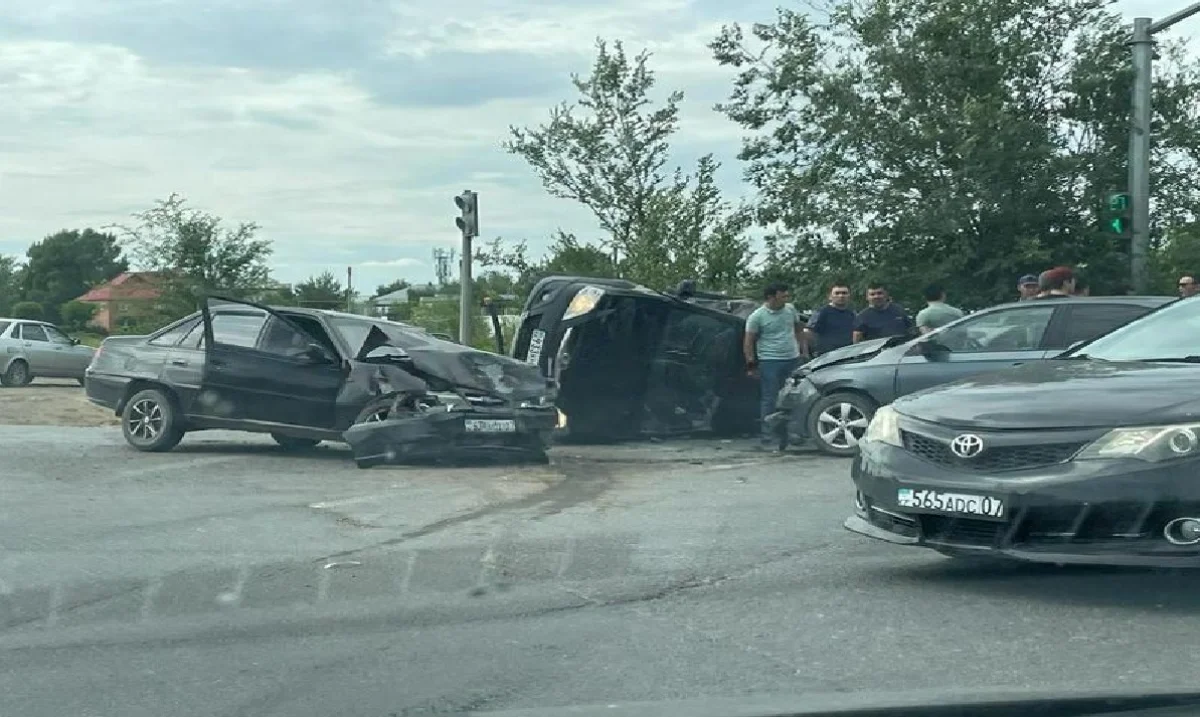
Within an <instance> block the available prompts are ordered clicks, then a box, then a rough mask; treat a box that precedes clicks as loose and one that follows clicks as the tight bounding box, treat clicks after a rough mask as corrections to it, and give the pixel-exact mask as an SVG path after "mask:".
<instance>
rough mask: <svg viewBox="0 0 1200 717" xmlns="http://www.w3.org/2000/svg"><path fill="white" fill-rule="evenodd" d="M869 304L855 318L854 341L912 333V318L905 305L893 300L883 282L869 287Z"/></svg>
mask: <svg viewBox="0 0 1200 717" xmlns="http://www.w3.org/2000/svg"><path fill="white" fill-rule="evenodd" d="M867 304H868V306H867V308H865V309H863V310H862V311H860V312H858V317H857V318H856V319H855V322H854V343H858V342H860V341H870V340H871V339H882V338H886V337H888V336H907V335H908V334H910V333H912V330H913V321H912V318H911V317H909V315H908V314H907V313H905V311H904V307H902V306H900V305H899V304H897V303H895V302H893V301H892V299H891V297H890V296H888V292H887V289H886V288H884V286H883V285H882V284H871V285H870V286H868V287H867Z"/></svg>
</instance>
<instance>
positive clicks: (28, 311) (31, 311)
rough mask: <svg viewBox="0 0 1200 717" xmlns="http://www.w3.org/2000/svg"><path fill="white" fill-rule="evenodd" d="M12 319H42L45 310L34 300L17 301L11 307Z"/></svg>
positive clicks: (44, 315)
mask: <svg viewBox="0 0 1200 717" xmlns="http://www.w3.org/2000/svg"><path fill="white" fill-rule="evenodd" d="M12 313H13V318H14V319H30V320H32V321H44V320H45V318H46V312H45V310H44V309H43V308H42V305H41V304H39V303H37V302H36V301H18V302H17V303H16V304H15V305H14V306H13V309H12Z"/></svg>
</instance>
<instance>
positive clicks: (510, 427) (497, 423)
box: [465, 418, 517, 433]
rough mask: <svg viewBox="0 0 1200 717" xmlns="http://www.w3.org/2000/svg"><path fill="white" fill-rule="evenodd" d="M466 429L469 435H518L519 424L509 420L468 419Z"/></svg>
mask: <svg viewBox="0 0 1200 717" xmlns="http://www.w3.org/2000/svg"><path fill="white" fill-rule="evenodd" d="M465 428H466V429H467V431H468V432H469V433H516V432H517V422H516V421H514V420H511V419H508V418H497V419H487V418H468V419H467V420H466V424H465Z"/></svg>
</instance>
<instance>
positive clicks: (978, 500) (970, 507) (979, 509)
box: [896, 488, 1004, 518]
mask: <svg viewBox="0 0 1200 717" xmlns="http://www.w3.org/2000/svg"><path fill="white" fill-rule="evenodd" d="M896 505H898V506H900V507H901V508H916V509H917V510H933V511H937V512H939V513H955V514H959V515H977V516H980V517H983V518H1003V517H1004V501H1003V500H1001V499H1000V498H994V497H992V496H990V495H968V494H966V493H941V492H939V491H936V490H915V489H913V488H901V489H899V490H898V491H896Z"/></svg>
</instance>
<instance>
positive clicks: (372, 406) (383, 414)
mask: <svg viewBox="0 0 1200 717" xmlns="http://www.w3.org/2000/svg"><path fill="white" fill-rule="evenodd" d="M394 408H399V409H400V410H401V411H404V412H405V413H412V412H413V410H412V408H411V407H410V406H405V405H403V404H401V405H397V404H396V397H395V396H384V397H383V398H375V399H372V400H371V401H370V402H369V403H368V404H367V405H365V406H363V409H362V410H361V411H359V412H358V415H357V416H355V418H354V422H355V423H377V422H379V421H386V420H388V419H389V418H391V417H392V410H393V409H394Z"/></svg>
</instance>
